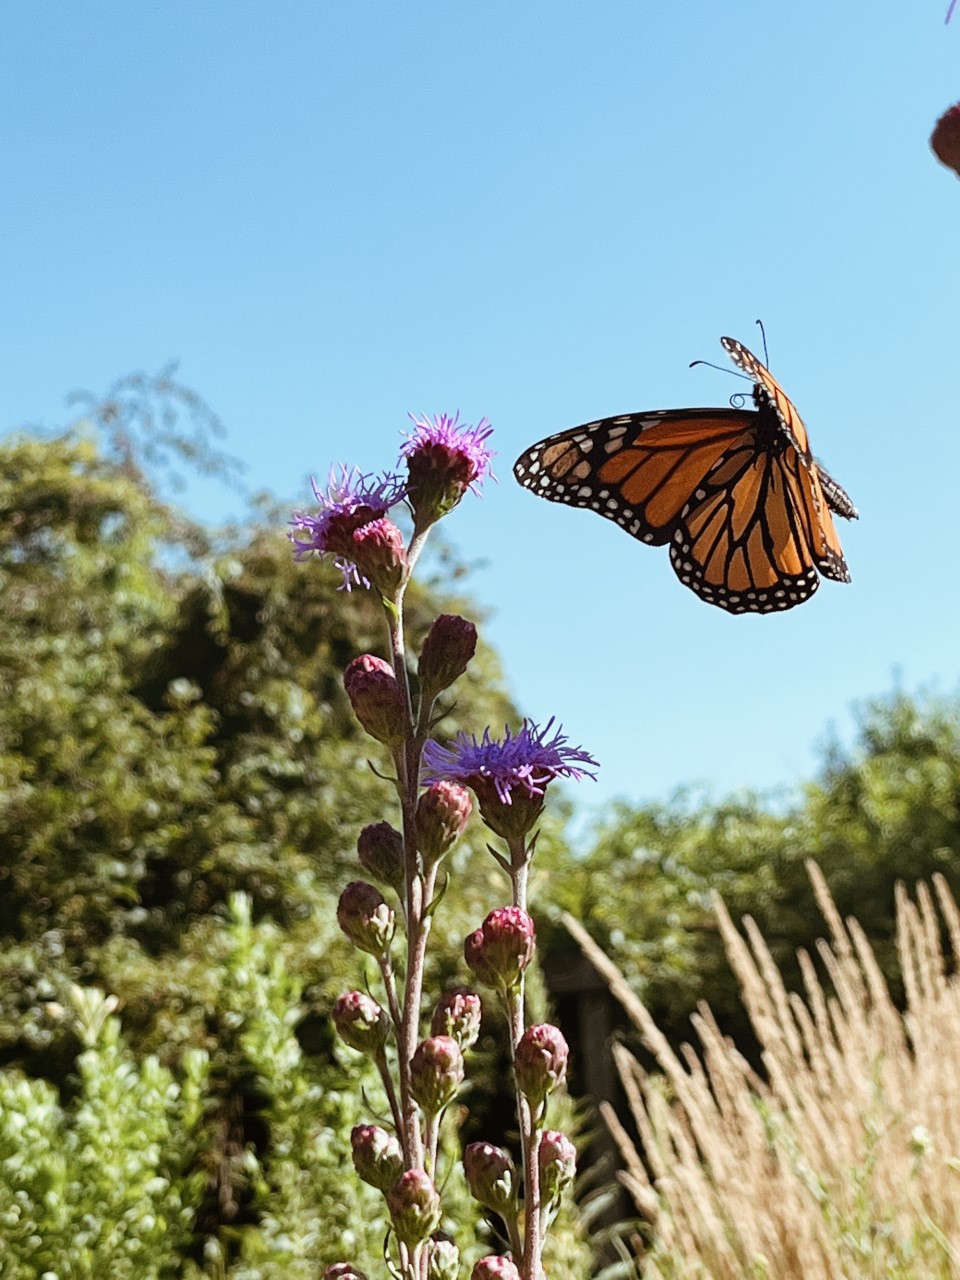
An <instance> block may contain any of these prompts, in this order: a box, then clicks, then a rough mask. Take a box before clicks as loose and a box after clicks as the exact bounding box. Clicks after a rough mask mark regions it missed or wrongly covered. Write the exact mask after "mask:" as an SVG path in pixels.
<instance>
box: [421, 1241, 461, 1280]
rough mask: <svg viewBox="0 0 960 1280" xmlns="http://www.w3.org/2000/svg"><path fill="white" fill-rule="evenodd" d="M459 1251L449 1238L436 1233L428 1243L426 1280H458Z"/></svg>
mask: <svg viewBox="0 0 960 1280" xmlns="http://www.w3.org/2000/svg"><path fill="white" fill-rule="evenodd" d="M459 1275H460V1250H459V1249H458V1248H457V1246H456V1245H455V1244H454V1242H453V1241H452V1240H451V1239H450V1237H449V1236H447V1235H443V1234H442V1233H439V1232H438V1233H437V1235H435V1236H433V1238H432V1239H431V1241H430V1255H429V1261H428V1262H427V1280H458V1277H459Z"/></svg>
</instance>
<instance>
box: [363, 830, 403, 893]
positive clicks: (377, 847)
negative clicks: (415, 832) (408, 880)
mask: <svg viewBox="0 0 960 1280" xmlns="http://www.w3.org/2000/svg"><path fill="white" fill-rule="evenodd" d="M357 856H358V857H359V859H360V865H361V867H363V869H364V871H366V872H367V873H368V874H369V875H371V876H373V877H374V879H375V880H379V881H380V882H381V883H382V884H386V885H389V886H390V888H391V889H396V891H397V893H401V894H402V892H403V883H404V874H405V872H404V856H403V836H402V835H401V834H400V832H399V831H397V829H396V828H395V827H391V825H390V823H389V822H374V823H371V825H370V826H369V827H364V828H363V830H362V831H361V832H360V835H359V836H358V837H357Z"/></svg>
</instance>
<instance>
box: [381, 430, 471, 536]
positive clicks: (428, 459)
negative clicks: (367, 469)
mask: <svg viewBox="0 0 960 1280" xmlns="http://www.w3.org/2000/svg"><path fill="white" fill-rule="evenodd" d="M409 417H410V420H411V422H412V423H413V424H414V426H415V427H416V430H415V431H413V432H411V433H410V435H409V436H407V439H406V441H405V442H404V445H403V449H402V450H401V454H400V457H401V459H402V460H405V461H406V464H407V495H406V496H407V502H408V503H409V504H410V510H411V511H412V512H413V526H414V531H415V532H416V533H417V534H422V533H424V532H425V531H426V530H427V529H429V527H430V526H431V525H432V524H435V523H436V522H437V521H438V520H442V519H443V517H444V516H445V515H447V514H448V513H449V512H450V511H452V510H453V508H454V507H455V506H456V505H457V503H458V502H459V501H460V499H461V498H462V497H463V495H464V494H465V493H466V492H467V490H468V489H472V490H473V492H474V493H476V492H477V487H478V486H479V484H480V482H481V481H482V480H483V477H484V476H485V475H492V474H493V473H492V472H491V470H490V461H491V459H492V458H493V454H492V452H491V451H490V450H489V449H488V448H487V444H486V442H487V439H488V437H489V436H490V434H491V432H492V430H493V428H492V427H491V426H490V424H489V423H488V422H487V420H486V418H483V419H482V420H481V421H480V422H478V423H477V425H476V426H475V427H471V426H469V425H468V424H467V423H463V424H462V425H461V424H460V421H459V419H460V415H459V413H455V414H454V415H453V417H452V418H451V417H450V416H449V414H446V413H441V414H439V415H438V416H437V417H435V418H433V419H432V420H431V419H430V418H424V417H419V418H418V417H417V416H416V415H415V414H412V413H411V414H410V415H409Z"/></svg>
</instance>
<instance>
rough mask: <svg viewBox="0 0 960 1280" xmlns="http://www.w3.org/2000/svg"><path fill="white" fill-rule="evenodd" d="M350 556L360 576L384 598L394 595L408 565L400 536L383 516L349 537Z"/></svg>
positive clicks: (392, 524)
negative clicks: (350, 543) (351, 545)
mask: <svg viewBox="0 0 960 1280" xmlns="http://www.w3.org/2000/svg"><path fill="white" fill-rule="evenodd" d="M351 541H352V544H353V549H352V551H351V552H350V558H351V559H352V560H353V562H354V564H355V565H356V566H357V568H358V569H359V570H360V572H361V573H362V574H363V576H364V577H365V578H366V579H367V580H368V581H369V582H370V583H371V584H372V585H373V586H374V587H376V589H377V590H378V591H379V592H380V594H381V595H382V596H386V597H387V599H392V598H393V597H394V596H395V595H396V594H397V589H398V588H399V586H400V584H401V583H402V582H403V579H404V576H405V575H406V572H407V569H408V567H409V565H408V561H407V552H406V549H405V547H404V545H403V535H402V534H401V533H400V530H399V529H398V528H397V526H396V525H395V524H394V523H393V521H392V520H388V519H387V517H386V516H381V518H380V519H379V520H371V521H370V523H369V524H365V525H361V527H360V528H359V529H357V530H355V531H354V533H353V536H352V539H351Z"/></svg>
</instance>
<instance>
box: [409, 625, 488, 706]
mask: <svg viewBox="0 0 960 1280" xmlns="http://www.w3.org/2000/svg"><path fill="white" fill-rule="evenodd" d="M476 650H477V628H476V627H475V626H474V625H473V623H472V622H468V621H467V620H466V618H460V617H458V616H457V615H456V614H455V613H441V614H440V616H439V618H436V619H434V622H433V625H432V626H431V628H430V630H429V631H428V632H427V638H426V639H425V640H424V642H423V648H422V649H421V650H420V664H419V667H418V671H419V675H420V687H421V689H422V690H423V692H424V694H425V695H426V696H427V697H428V698H434V697H436V695H437V694H438V693H443V691H444V689H449V688H450V686H451V685H452V684H453V682H454V681H455V680H459V678H460V677H461V676H462V675H463V673H464V672H465V671H466V669H467V663H468V662H469V661H470V659H471V658H472V657H473V655H474V653H476Z"/></svg>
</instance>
